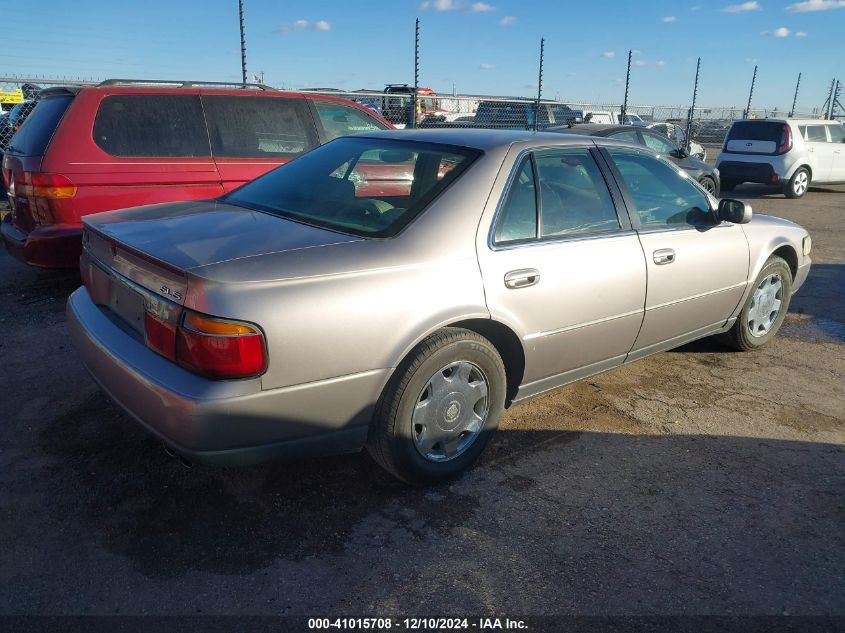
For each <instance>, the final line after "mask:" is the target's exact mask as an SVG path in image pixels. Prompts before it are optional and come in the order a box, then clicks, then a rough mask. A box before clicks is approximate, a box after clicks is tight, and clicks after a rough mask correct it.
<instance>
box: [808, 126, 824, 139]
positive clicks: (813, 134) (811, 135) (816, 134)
mask: <svg viewBox="0 0 845 633" xmlns="http://www.w3.org/2000/svg"><path fill="white" fill-rule="evenodd" d="M807 140H808V141H810V142H811V143H827V133H826V132H825V131H824V126H823V125H808V126H807Z"/></svg>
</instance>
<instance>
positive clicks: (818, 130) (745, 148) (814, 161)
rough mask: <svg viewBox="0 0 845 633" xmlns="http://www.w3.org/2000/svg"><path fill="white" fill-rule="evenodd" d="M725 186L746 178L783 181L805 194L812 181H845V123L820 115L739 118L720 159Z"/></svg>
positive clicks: (787, 190)
mask: <svg viewBox="0 0 845 633" xmlns="http://www.w3.org/2000/svg"><path fill="white" fill-rule="evenodd" d="M716 167H717V168H718V169H719V172H720V173H721V175H722V191H730V190H732V189H733V188H734V187H735V186H736V185H738V184H740V183H743V182H756V183H762V184H768V185H779V186H780V187H782V188H783V193H784V195H785V196H786V197H787V198H800V197H801V196H803V195H804V194H805V193H806V191H807V188H808V187H809V186H810V183H816V184H826V185H831V184H843V183H845V127H843V125H842V123H840V122H838V121H825V120H820V119H748V120H743V121H735V122H734V124H733V125H732V126H731V129H730V130H729V131H728V135H727V137H726V139H725V146H724V148H723V149H722V153H721V154H720V155H719V158H718V159H717V160H716Z"/></svg>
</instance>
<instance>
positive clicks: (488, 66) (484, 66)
mask: <svg viewBox="0 0 845 633" xmlns="http://www.w3.org/2000/svg"><path fill="white" fill-rule="evenodd" d="M495 67H496V66H494V65H493V64H486V63H485V64H479V65H478V70H493V69H494V68H495Z"/></svg>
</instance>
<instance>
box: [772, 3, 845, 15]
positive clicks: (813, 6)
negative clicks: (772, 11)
mask: <svg viewBox="0 0 845 633" xmlns="http://www.w3.org/2000/svg"><path fill="white" fill-rule="evenodd" d="M829 9H845V0H805V1H804V2H796V3H795V4H790V5H789V6H788V7H786V10H787V11H792V12H793V13H808V12H810V11H827V10H829Z"/></svg>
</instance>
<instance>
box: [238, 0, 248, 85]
mask: <svg viewBox="0 0 845 633" xmlns="http://www.w3.org/2000/svg"><path fill="white" fill-rule="evenodd" d="M238 15H239V16H240V21H241V77H242V78H243V82H244V83H246V82H247V81H246V37H245V36H244V0H238Z"/></svg>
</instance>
